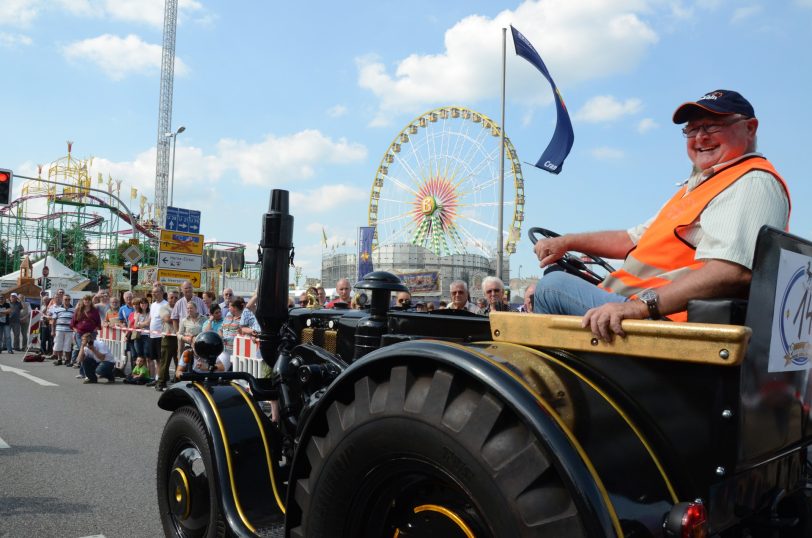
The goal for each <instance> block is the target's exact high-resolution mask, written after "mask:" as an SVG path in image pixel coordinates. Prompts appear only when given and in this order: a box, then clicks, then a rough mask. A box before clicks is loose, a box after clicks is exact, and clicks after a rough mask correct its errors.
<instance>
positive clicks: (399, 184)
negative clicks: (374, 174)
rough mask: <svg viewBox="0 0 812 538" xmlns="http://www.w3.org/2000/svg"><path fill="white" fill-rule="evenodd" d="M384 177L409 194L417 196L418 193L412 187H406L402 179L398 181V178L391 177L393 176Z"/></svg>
mask: <svg viewBox="0 0 812 538" xmlns="http://www.w3.org/2000/svg"><path fill="white" fill-rule="evenodd" d="M384 177H385V178H386V179H388V180H389V181H390V182H391V183H392V184H394V185H395V186H396V187H400V188H401V189H403V190H404V191H406V192H409V193H411V194H414V195H415V196H417V191H416V190H414V189H413V188H412V187H411V186H409V185H406V184H405V183H403V182H402V181H401V180H400V179H398V178H396V177H394V176H391V175H387V176H384Z"/></svg>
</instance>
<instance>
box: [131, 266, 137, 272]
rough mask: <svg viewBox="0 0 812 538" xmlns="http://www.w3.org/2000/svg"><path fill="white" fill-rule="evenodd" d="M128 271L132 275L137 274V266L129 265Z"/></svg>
mask: <svg viewBox="0 0 812 538" xmlns="http://www.w3.org/2000/svg"><path fill="white" fill-rule="evenodd" d="M130 271H132V272H133V273H137V272H138V266H137V265H131V266H130Z"/></svg>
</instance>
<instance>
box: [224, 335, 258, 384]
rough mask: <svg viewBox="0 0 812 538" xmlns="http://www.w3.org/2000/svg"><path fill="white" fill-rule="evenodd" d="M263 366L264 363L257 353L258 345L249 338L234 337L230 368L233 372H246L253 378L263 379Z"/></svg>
mask: <svg viewBox="0 0 812 538" xmlns="http://www.w3.org/2000/svg"><path fill="white" fill-rule="evenodd" d="M263 364H264V361H263V360H262V356H261V355H260V353H259V345H258V344H257V343H256V342H254V341H253V340H252V339H251V337H250V336H235V337H234V352H233V353H232V354H231V367H232V368H233V369H234V371H235V372H247V373H249V374H251V375H252V376H254V377H263V376H264V372H263V370H262V365H263Z"/></svg>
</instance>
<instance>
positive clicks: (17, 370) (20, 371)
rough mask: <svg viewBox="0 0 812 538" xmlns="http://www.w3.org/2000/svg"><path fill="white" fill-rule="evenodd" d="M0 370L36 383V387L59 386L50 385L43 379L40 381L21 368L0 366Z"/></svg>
mask: <svg viewBox="0 0 812 538" xmlns="http://www.w3.org/2000/svg"><path fill="white" fill-rule="evenodd" d="M0 370H3V371H4V372H11V373H13V374H17V375H18V376H20V377H24V378H26V379H29V380H31V381H33V382H34V383H37V384H38V385H42V386H43V387H58V386H59V385H57V384H56V383H51V382H50V381H45V380H44V379H40V378H38V377H37V376H33V375H31V374H29V373H28V372H27V371H25V370H23V369H21V368H14V367H13V366H4V365H2V364H0Z"/></svg>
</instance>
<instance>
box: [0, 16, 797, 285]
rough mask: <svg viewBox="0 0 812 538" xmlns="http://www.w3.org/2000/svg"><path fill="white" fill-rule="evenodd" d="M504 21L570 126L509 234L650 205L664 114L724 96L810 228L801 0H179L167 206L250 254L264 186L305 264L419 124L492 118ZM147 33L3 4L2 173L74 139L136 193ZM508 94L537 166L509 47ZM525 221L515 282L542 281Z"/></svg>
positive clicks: (524, 81) (534, 132)
mask: <svg viewBox="0 0 812 538" xmlns="http://www.w3.org/2000/svg"><path fill="white" fill-rule="evenodd" d="M511 23H512V24H514V25H515V26H516V27H517V28H518V29H519V30H520V31H521V32H522V33H524V34H525V35H526V36H527V37H528V38H529V39H530V41H531V42H532V43H533V44H534V45H535V47H536V49H537V50H538V51H539V52H540V54H541V56H542V58H543V59H544V61H545V62H546V64H547V66H548V68H549V69H550V72H551V73H552V75H553V77H554V78H555V79H556V82H557V83H558V86H559V89H560V91H561V93H562V94H563V97H564V99H565V101H566V104H567V107H568V109H569V111H570V113H571V115H572V117H573V124H574V129H575V145H574V147H573V150H572V153H571V154H570V156H569V158H568V159H567V161H566V163H565V165H564V170H563V172H562V173H561V174H560V175H558V176H554V175H550V174H548V173H546V172H543V171H540V170H537V169H534V168H532V167H531V166H529V165H526V164H525V165H524V167H523V171H524V179H525V195H526V198H527V202H526V205H525V227H528V226H542V227H547V228H551V229H553V230H556V231H559V232H567V231H586V230H595V229H617V228H626V227H629V226H632V225H634V224H636V223H638V222H640V221H642V220H645V219H646V218H648V217H649V216H651V214H652V212H653V211H655V210H656V209H657V208H658V207H659V206H660V205H661V204H662V203H663V202H664V201H665V200H666V198H667V197H669V196H670V195H671V193H672V192H673V190H674V188H675V187H674V183H675V182H676V181H678V180H680V179H682V178H684V177H685V176H686V175H687V173H688V171H689V169H690V163H689V162H688V160H687V157H686V155H685V144H684V140H683V139H682V137H681V135H680V133H679V131H678V127H677V126H674V125H673V124H671V122H670V118H671V114H672V113H673V111H674V109H675V108H676V107H677V106H678V105H679V104H680V103H682V102H684V101H687V100H694V99H697V98H699V97H700V96H701V95H703V94H704V93H706V92H707V91H710V90H714V89H718V88H727V89H735V90H738V91H740V92H741V93H742V94H743V95H745V96H746V97H747V98H748V99H749V100H750V101H751V102H752V103H753V106H754V108H755V110H756V114H757V116H758V118H759V120H760V127H759V149H760V150H761V151H762V152H763V153H765V154H766V156H767V157H768V158H770V159H771V160H772V161H773V163H774V164H775V165H776V167H777V168H778V170H779V171H780V172H781V173H782V174H783V176H784V178H785V179H786V180H787V182H788V184H789V187H790V189H791V193H792V197H793V208H792V218H791V231H793V232H794V233H796V234H798V235H801V236H805V237H812V207H810V206H811V205H812V192H810V191H811V190H812V187H810V182H809V181H808V179H807V178H808V177H809V175H810V174H809V172H808V171H807V170H806V167H805V166H804V165H803V164H802V163H803V159H804V158H805V157H804V156H805V155H806V151H809V147H810V143H809V139H810V135H809V134H808V128H807V127H808V126H809V125H812V107H810V105H809V95H810V75H811V74H812V70H810V59H809V51H810V50H812V43H810V41H812V39H810V36H811V35H812V0H794V1H775V2H766V1H761V2H758V1H741V2H734V1H731V0H701V1H695V2H690V1H667V0H651V1H645V0H603V1H601V0H582V1H581V0H578V1H574V0H541V1H538V2H494V1H489V2H486V1H476V0H475V1H471V0H466V1H445V2H429V1H426V0H414V1H409V2H402V1H401V2H394V1H376V2H351V3H346V2H345V3H339V2H326V1H313V2H271V1H262V2H257V1H237V2H234V1H228V2H227V1H207V0H181V1H180V16H179V24H178V28H177V47H176V57H177V60H176V76H175V83H174V109H173V125H174V126H175V127H177V126H180V125H184V126H185V127H186V132H184V133H183V134H181V135H180V136H178V146H177V164H176V169H175V194H174V197H175V205H176V206H180V207H186V208H195V209H200V210H202V211H203V217H202V223H201V231H202V233H204V234H205V235H206V239H207V240H219V241H234V242H243V243H248V244H249V245H255V244H256V242H257V241H258V239H259V234H260V222H261V215H262V213H263V212H264V211H265V210H266V208H267V200H268V193H269V191H270V189H272V188H283V189H288V190H290V191H291V192H292V205H293V209H292V210H293V212H294V215H295V218H296V234H295V237H294V241H295V244H296V255H297V258H296V261H297V263H298V264H299V265H301V266H302V267H303V273H304V275H306V276H313V277H317V276H318V275H319V259H320V253H321V230H322V227H323V228H324V229H325V230H326V231H327V235H328V237H329V241H330V242H331V243H336V242H338V243H341V242H347V243H348V244H349V243H351V242H352V241H353V240H354V238H355V236H356V233H357V231H356V229H357V227H358V226H362V225H366V220H367V208H368V204H369V194H370V187H371V184H372V181H373V179H374V177H375V172H376V169H377V167H378V165H379V163H380V160H381V157H382V156H383V154H384V152H385V151H386V150H387V148H388V146H389V144H390V142H391V141H392V139H393V137H394V136H395V135H396V134H397V133H398V132H399V131H400V130H401V129H402V128H403V127H404V126H405V125H407V124H408V123H409V122H410V121H411V120H412V119H413V118H414V117H416V116H417V115H419V114H421V113H423V112H425V111H427V110H430V109H433V108H435V107H440V106H446V105H460V106H465V107H469V108H472V109H474V110H476V111H478V112H481V113H483V114H486V115H488V116H490V117H491V118H493V119H495V120H498V118H499V91H500V64H499V62H500V55H501V46H502V45H501V28H502V27H505V26H507V25H508V24H511ZM162 24H163V1H162V0H84V1H83V0H39V1H38V0H0V67H2V70H1V71H0V72H2V74H3V91H2V100H0V117H2V118H3V129H2V135H0V167H7V168H12V169H14V170H15V171H16V172H18V173H22V174H27V175H36V165H37V164H38V163H49V162H51V161H53V160H55V159H57V158H59V157H61V156H63V155H64V154H65V153H66V147H65V141H66V140H72V141H74V155H75V156H77V157H82V158H87V157H94V161H93V172H94V175H95V173H98V172H102V173H103V174H104V175H105V176H107V175H108V174H110V175H112V177H113V178H114V179H121V180H122V181H123V185H122V186H123V188H122V193H124V192H129V190H128V189H127V187H129V186H133V187H136V188H137V189H138V191H139V194H146V195H147V196H149V197H150V198H151V196H152V190H153V185H154V174H155V145H156V137H157V121H158V120H157V118H158V110H157V108H158V90H159V77H160V46H161V41H162ZM507 94H508V100H507V120H506V133H507V135H508V136H509V137H510V138H511V140H512V142H513V144H514V146H515V147H516V150H517V152H518V155H519V159H520V160H521V161H523V162H535V161H536V159H537V158H538V157H539V155H540V154H541V152H542V150H543V149H544V148H545V147H546V144H547V142H548V140H549V138H550V135H551V133H552V130H553V126H554V120H555V109H554V107H553V106H552V100H551V97H552V95H551V92H550V89H549V86H548V85H547V84H546V81H544V79H543V78H542V77H541V76H540V75H539V74H538V73H537V72H535V71H534V70H533V69H532V67H530V66H529V65H528V64H527V63H526V62H524V60H522V59H520V58H517V57H515V55H514V54H513V49H512V44H511V43H510V42H509V43H508V62H507ZM17 189H19V183H18V185H17ZM507 224H509V222H507V221H506V226H507ZM494 225H495V223H494ZM525 229H526V228H525ZM522 234H523V238H522V240H521V242H520V243H519V250H518V252H517V253H516V254H514V255H513V256H512V258H511V264H512V267H513V276H516V275H517V273H518V271H519V266H521V267H522V269H521V270H522V276H528V275H531V274H538V273H539V270H538V264H537V261H536V260H535V258H534V256H533V255H532V251H531V247H530V243H529V242H528V241H527V240H526V239H525V238H524V234H525V231H524V230H523V232H522ZM254 249H255V247H253V246H251V247H249V259H250V258H252V257H253V255H252V254H251V253H252V252H253V250H254Z"/></svg>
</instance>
